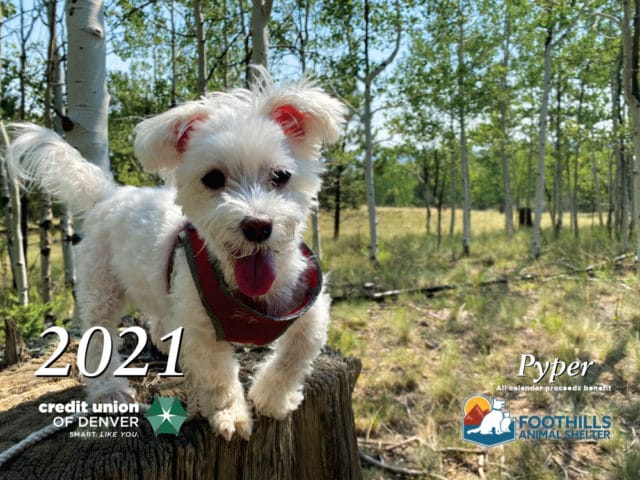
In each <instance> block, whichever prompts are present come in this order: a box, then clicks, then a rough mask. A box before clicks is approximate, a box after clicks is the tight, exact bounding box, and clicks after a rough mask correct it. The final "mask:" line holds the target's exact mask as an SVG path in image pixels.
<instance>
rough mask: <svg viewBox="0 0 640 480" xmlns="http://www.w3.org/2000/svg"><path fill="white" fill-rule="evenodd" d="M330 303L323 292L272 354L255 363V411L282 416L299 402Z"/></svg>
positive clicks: (252, 391) (252, 395) (322, 338)
mask: <svg viewBox="0 0 640 480" xmlns="http://www.w3.org/2000/svg"><path fill="white" fill-rule="evenodd" d="M329 304H330V299H329V296H328V295H326V294H325V293H322V294H321V295H320V296H319V297H318V300H317V301H316V304H315V305H314V306H313V307H312V308H311V310H309V312H307V313H306V314H304V315H303V316H302V317H300V318H299V319H298V320H296V321H295V323H294V324H293V325H292V326H291V327H289V329H288V330H287V331H286V332H285V333H284V335H282V337H280V339H279V340H278V341H277V342H276V345H275V351H274V353H273V354H272V355H271V356H270V357H269V358H267V360H266V361H265V362H264V363H263V364H261V365H260V366H258V368H257V372H256V374H255V380H254V382H253V385H252V386H251V389H250V390H249V398H250V399H251V400H252V401H253V404H254V405H255V407H256V410H257V412H258V413H260V414H262V415H266V416H268V417H273V418H276V419H282V418H284V417H286V416H287V414H288V413H289V412H292V411H293V410H295V409H296V408H298V406H299V405H300V403H301V402H302V400H303V398H304V397H303V394H302V387H303V381H304V377H305V375H306V374H307V373H308V372H309V370H310V368H311V362H312V361H313V360H314V359H315V358H316V357H317V356H318V354H319V353H320V349H321V348H322V346H323V345H324V344H325V342H326V340H327V327H328V324H329Z"/></svg>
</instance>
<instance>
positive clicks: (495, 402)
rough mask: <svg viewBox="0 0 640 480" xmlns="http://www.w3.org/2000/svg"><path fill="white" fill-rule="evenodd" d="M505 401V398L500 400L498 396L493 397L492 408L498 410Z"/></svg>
mask: <svg viewBox="0 0 640 480" xmlns="http://www.w3.org/2000/svg"><path fill="white" fill-rule="evenodd" d="M506 403H507V402H506V401H505V400H500V399H499V398H494V399H493V406H492V407H493V409H494V410H500V409H501V408H502V407H504V406H505V404H506Z"/></svg>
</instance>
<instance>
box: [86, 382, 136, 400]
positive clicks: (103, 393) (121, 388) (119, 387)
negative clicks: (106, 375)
mask: <svg viewBox="0 0 640 480" xmlns="http://www.w3.org/2000/svg"><path fill="white" fill-rule="evenodd" d="M87 401H88V402H89V403H90V404H94V403H110V404H111V403H113V402H118V403H135V392H134V391H133V390H132V389H131V388H129V385H128V382H126V381H124V382H92V383H88V384H87Z"/></svg>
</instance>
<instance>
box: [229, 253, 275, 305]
mask: <svg viewBox="0 0 640 480" xmlns="http://www.w3.org/2000/svg"><path fill="white" fill-rule="evenodd" d="M233 273H234V274H235V277H236V283H237V284H238V288H239V289H240V291H241V292H242V293H244V294H245V295H246V296H248V297H257V296H259V295H264V294H265V293H267V292H268V291H269V289H270V288H271V285H273V282H274V281H275V279H276V264H275V261H274V259H273V253H272V252H271V250H267V251H266V252H258V253H254V254H253V255H249V256H247V257H242V258H238V259H236V263H235V265H234V267H233Z"/></svg>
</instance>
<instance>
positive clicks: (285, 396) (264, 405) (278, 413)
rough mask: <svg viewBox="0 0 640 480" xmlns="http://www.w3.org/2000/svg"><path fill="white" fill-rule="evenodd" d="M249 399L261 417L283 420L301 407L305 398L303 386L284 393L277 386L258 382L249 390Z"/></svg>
mask: <svg viewBox="0 0 640 480" xmlns="http://www.w3.org/2000/svg"><path fill="white" fill-rule="evenodd" d="M249 399H251V401H252V402H253V404H254V406H255V407H256V411H257V412H258V413H259V414H260V415H264V416H266V417H271V418H275V419H276V420H282V419H283V418H285V417H286V416H287V415H288V414H289V413H290V412H293V411H294V410H296V409H297V408H298V407H299V406H300V404H301V403H302V400H304V396H303V394H302V386H300V387H299V388H296V389H294V390H291V391H286V390H284V391H283V389H281V388H278V387H277V384H269V383H267V382H264V381H258V382H257V383H255V384H254V385H253V386H252V387H251V388H250V389H249Z"/></svg>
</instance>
